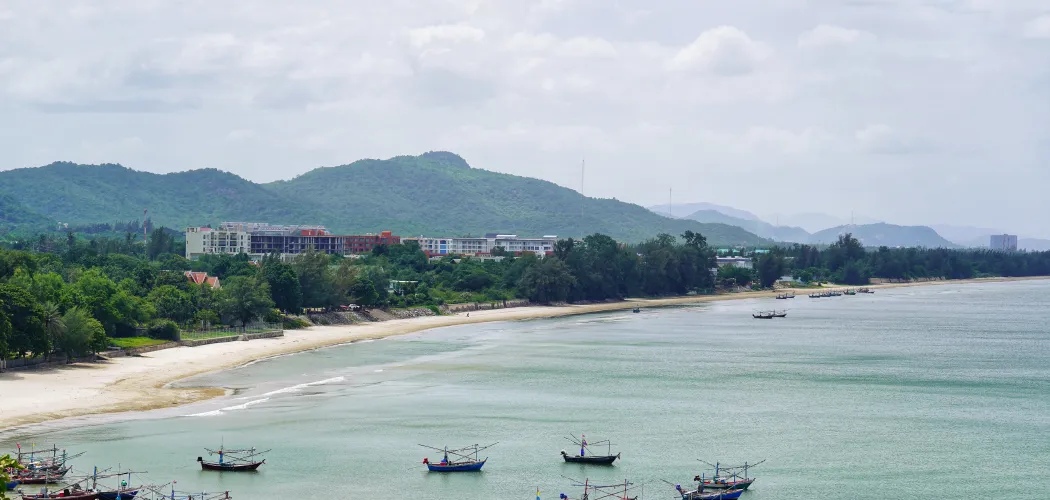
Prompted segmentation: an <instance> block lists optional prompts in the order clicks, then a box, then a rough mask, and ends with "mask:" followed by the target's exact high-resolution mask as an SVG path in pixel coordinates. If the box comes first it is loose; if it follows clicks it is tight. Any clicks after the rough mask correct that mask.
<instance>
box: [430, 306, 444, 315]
mask: <svg viewBox="0 0 1050 500" xmlns="http://www.w3.org/2000/svg"><path fill="white" fill-rule="evenodd" d="M427 309H430V310H431V311H433V312H434V314H436V315H438V316H441V309H438V306H435V305H433V304H431V305H429V306H427Z"/></svg>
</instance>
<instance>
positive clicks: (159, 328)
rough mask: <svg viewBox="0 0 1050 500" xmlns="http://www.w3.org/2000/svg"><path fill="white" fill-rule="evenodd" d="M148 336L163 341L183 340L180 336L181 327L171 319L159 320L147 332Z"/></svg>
mask: <svg viewBox="0 0 1050 500" xmlns="http://www.w3.org/2000/svg"><path fill="white" fill-rule="evenodd" d="M146 334H147V335H149V338H151V339H163V340H174V341H178V340H181V336H180V335H179V325H176V324H175V322H174V321H172V320H170V319H158V320H156V321H154V322H153V324H151V325H150V326H149V329H148V330H146Z"/></svg>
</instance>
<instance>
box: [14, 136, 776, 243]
mask: <svg viewBox="0 0 1050 500" xmlns="http://www.w3.org/2000/svg"><path fill="white" fill-rule="evenodd" d="M0 195H6V196H8V197H10V198H11V199H12V200H14V202H16V203H20V204H21V205H23V206H25V207H28V209H29V210H31V211H32V212H35V213H37V214H40V215H41V216H45V217H50V218H51V219H54V220H56V221H59V222H65V223H70V224H85V223H97V222H115V221H124V220H136V219H139V218H141V217H142V210H143V209H146V208H148V209H149V216H150V217H151V218H152V220H153V222H154V224H155V225H166V226H169V227H176V228H182V227H186V226H196V225H205V224H216V223H218V222H221V221H235V220H240V221H263V222H270V223H274V224H322V225H325V226H326V227H328V228H329V229H330V230H332V231H335V232H342V233H365V232H378V231H381V230H386V229H389V230H392V231H394V232H395V233H396V234H401V235H403V236H408V235H419V234H425V235H433V236H458V235H464V234H474V235H480V234H484V233H492V232H499V233H511V234H521V235H530V236H538V235H545V234H556V235H559V236H562V237H569V236H581V235H585V234H590V233H594V232H602V233H606V234H608V235H610V236H612V237H614V238H617V239H620V240H622V241H627V242H638V241H641V240H643V239H646V238H651V237H653V236H655V235H656V234H659V233H663V232H666V233H670V234H674V235H679V234H681V233H683V232H685V231H686V230H693V231H699V232H701V233H703V234H704V235H705V236H707V237H708V240H709V241H710V242H711V243H712V244H718V245H765V244H769V243H770V242H769V241H768V240H764V239H762V238H759V237H757V236H755V235H754V234H751V233H748V232H747V231H745V230H743V229H740V228H738V227H732V226H728V225H724V224H702V223H699V222H695V221H688V220H676V219H668V218H666V217H662V216H660V215H657V214H654V213H652V212H650V211H648V210H646V209H645V208H642V207H640V206H638V205H632V204H629V203H624V202H621V201H617V200H614V199H596V198H586V197H583V196H581V195H580V194H579V193H577V192H575V191H573V190H570V189H567V188H564V187H561V186H558V185H556V184H553V183H550V182H547V181H541V180H538V179H531V178H528V177H519V176H514V175H508V174H501V173H496V172H490V171H487V170H481V169H476V168H471V167H470V166H469V165H468V164H467V163H466V161H464V160H463V159H462V158H460V157H459V156H457V155H455V154H452V153H444V152H432V153H426V154H423V155H420V156H399V157H396V158H391V159H389V160H361V161H357V162H354V163H352V164H349V165H343V166H339V167H330V168H319V169H316V170H313V171H310V172H307V173H305V174H303V175H300V176H298V177H296V178H294V179H291V180H288V181H278V182H273V183H269V184H255V183H252V182H250V181H247V180H245V179H242V178H240V177H238V176H236V175H233V174H230V173H227V172H221V171H218V170H214V169H204V170H192V171H188V172H179V173H173V174H164V175H159V174H152V173H147V172H139V171H135V170H131V169H128V168H125V167H122V166H120V165H113V164H104V165H77V164H73V163H64V162H63V163H52V164H50V165H47V166H44V167H39V168H23V169H16V170H10V171H5V172H0Z"/></svg>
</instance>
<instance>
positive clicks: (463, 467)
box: [419, 443, 499, 472]
mask: <svg viewBox="0 0 1050 500" xmlns="http://www.w3.org/2000/svg"><path fill="white" fill-rule="evenodd" d="M497 444H499V443H492V444H490V445H488V446H478V445H476V444H475V445H471V446H465V447H463V448H457V449H454V450H450V449H448V447H447V446H446V447H444V448H435V447H433V446H427V445H425V444H421V445H419V446H422V447H424V448H430V449H431V450H436V451H440V452H442V453H443V455H442V458H441V461H440V462H438V463H436V464H435V463H433V462H431V461H430V459H429V458H424V459H423V465H426V466H427V470H429V471H430V472H478V471H480V470H481V468H482V467H484V466H485V462H487V461H488V457H485V459H484V460H479V459H478V453H480V452H482V451H484V450H487V449H489V448H491V447H493V446H496V445H497ZM449 455H451V456H452V458H449Z"/></svg>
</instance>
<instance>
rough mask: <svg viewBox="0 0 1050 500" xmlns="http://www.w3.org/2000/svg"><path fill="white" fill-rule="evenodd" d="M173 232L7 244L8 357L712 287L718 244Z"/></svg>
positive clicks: (2, 273)
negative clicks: (303, 315) (251, 328)
mask: <svg viewBox="0 0 1050 500" xmlns="http://www.w3.org/2000/svg"><path fill="white" fill-rule="evenodd" d="M166 234H167V232H166V230H165V229H164V228H158V229H156V230H154V232H153V233H152V234H151V236H150V240H149V243H148V244H147V245H143V244H142V242H141V241H138V240H136V239H134V238H124V239H119V238H116V239H114V238H96V239H92V240H83V239H80V238H77V237H75V236H74V235H72V234H69V235H67V237H66V238H65V241H63V242H59V241H58V240H56V239H53V238H44V239H42V240H41V239H34V240H30V241H29V243H28V244H21V245H18V246H19V248H7V249H2V250H0V356H4V357H8V358H9V357H16V356H29V355H38V354H43V355H45V356H50V355H52V354H54V353H65V354H66V355H68V356H75V355H79V354H84V353H87V352H91V351H97V350H98V349H101V348H104V347H105V346H106V344H107V342H108V340H107V337H114V336H115V337H128V336H137V335H141V334H143V333H147V334H148V335H149V336H151V337H156V338H173V337H175V336H177V335H178V332H179V329H180V328H181V329H186V328H196V327H199V326H202V325H205V326H215V325H222V324H225V325H243V324H246V323H250V322H253V321H258V320H265V321H268V322H277V321H282V320H284V319H285V316H284V315H283V314H282V313H300V312H302V311H303V310H304V309H309V310H333V309H338V308H340V307H341V306H346V305H349V304H356V305H358V306H362V307H366V308H371V307H410V306H431V307H435V306H439V305H442V304H446V303H460V302H498V301H501V300H506V299H512V298H529V299H531V300H532V301H535V302H542V303H549V302H563V301H586V300H606V299H619V298H624V297H627V296H631V295H666V294H683V293H688V292H691V291H710V290H711V289H713V287H714V279H713V277H712V275H711V273H710V272H709V271H708V270H709V269H711V268H712V267H713V266H714V256H713V255H714V254H713V252H712V251H711V249H710V248H708V247H707V244H706V241H705V240H704V238H703V236H701V235H699V234H695V233H691V232H687V233H686V234H685V235H683V241H681V242H679V241H678V240H677V239H675V238H674V237H672V236H669V235H660V236H658V237H657V238H654V239H652V240H649V241H646V242H644V243H642V244H640V245H637V246H634V247H629V246H627V245H623V244H620V243H618V242H616V241H614V240H613V239H612V238H610V237H608V236H605V235H600V234H595V235H592V236H588V237H586V238H583V239H582V240H573V239H568V240H563V241H559V242H558V244H557V247H556V250H555V252H554V255H552V256H546V257H545V258H541V257H539V256H536V255H532V254H526V255H521V256H515V255H507V254H505V253H503V252H500V251H497V254H498V255H497V257H501V258H498V259H481V258H473V257H465V258H459V257H455V256H448V257H444V258H441V259H434V260H431V259H428V258H427V256H426V255H425V254H424V253H423V252H422V251H421V250H420V249H419V247H418V245H416V244H414V243H407V244H402V245H392V246H379V247H377V248H376V249H375V250H374V251H373V252H372V253H371V254H368V255H364V256H355V257H354V258H346V257H343V256H338V255H327V254H322V253H304V254H301V255H298V256H296V257H295V258H293V259H291V260H290V261H288V262H284V261H282V260H281V259H280V258H278V257H277V256H268V257H265V258H263V259H262V260H261V261H259V262H253V261H251V260H250V259H249V257H248V256H247V255H244V254H241V255H207V256H204V257H202V258H201V259H200V260H197V261H189V260H187V259H185V258H184V257H182V256H181V255H179V254H177V253H174V252H173V251H172V250H174V249H175V244H174V242H173V241H172V240H171V239H170V238H168V237H166V236H165V235H166ZM38 244H39V245H38ZM27 247H28V248H27ZM37 248H44V249H46V251H39V250H37ZM497 250H498V249H497ZM186 271H197V272H206V273H208V275H209V276H214V277H217V278H219V280H220V286H219V287H218V288H213V287H212V286H210V285H208V284H204V285H198V284H196V283H194V282H193V281H191V280H190V279H189V278H188V277H187V276H186V275H185V272H186Z"/></svg>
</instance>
